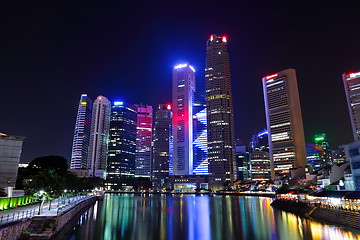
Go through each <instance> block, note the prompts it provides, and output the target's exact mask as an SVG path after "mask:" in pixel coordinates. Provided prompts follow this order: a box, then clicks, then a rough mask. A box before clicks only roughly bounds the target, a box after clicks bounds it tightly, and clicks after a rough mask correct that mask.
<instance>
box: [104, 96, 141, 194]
mask: <svg viewBox="0 0 360 240" xmlns="http://www.w3.org/2000/svg"><path fill="white" fill-rule="evenodd" d="M136 127H137V108H136V106H134V105H132V104H127V103H124V102H114V104H113V106H112V107H111V113H110V129H109V136H110V142H109V145H108V160H107V166H106V173H105V189H107V190H119V189H122V188H125V187H126V186H127V185H128V184H127V183H128V180H129V179H133V178H134V176H135V154H136Z"/></svg>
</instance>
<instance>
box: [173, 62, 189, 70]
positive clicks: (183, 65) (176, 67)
mask: <svg viewBox="0 0 360 240" xmlns="http://www.w3.org/2000/svg"><path fill="white" fill-rule="evenodd" d="M184 67H187V64H186V63H184V64H179V65H176V66H175V67H174V68H175V69H179V68H184Z"/></svg>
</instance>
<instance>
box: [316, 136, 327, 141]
mask: <svg viewBox="0 0 360 240" xmlns="http://www.w3.org/2000/svg"><path fill="white" fill-rule="evenodd" d="M324 140H325V138H324V137H317V138H315V141H324Z"/></svg>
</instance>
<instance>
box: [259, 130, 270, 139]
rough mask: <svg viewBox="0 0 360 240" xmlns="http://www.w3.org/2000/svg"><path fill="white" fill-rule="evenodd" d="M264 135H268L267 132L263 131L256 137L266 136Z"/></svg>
mask: <svg viewBox="0 0 360 240" xmlns="http://www.w3.org/2000/svg"><path fill="white" fill-rule="evenodd" d="M266 134H268V131H267V130H264V131H262V132H259V134H258V137H261V136H263V135H266Z"/></svg>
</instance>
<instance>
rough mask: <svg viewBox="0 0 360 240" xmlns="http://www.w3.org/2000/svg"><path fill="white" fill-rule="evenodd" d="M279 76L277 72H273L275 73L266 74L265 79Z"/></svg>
mask: <svg viewBox="0 0 360 240" xmlns="http://www.w3.org/2000/svg"><path fill="white" fill-rule="evenodd" d="M277 76H278V74H277V73H275V74H273V75H269V76H266V77H265V79H266V80H269V79H271V78H274V77H277Z"/></svg>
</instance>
